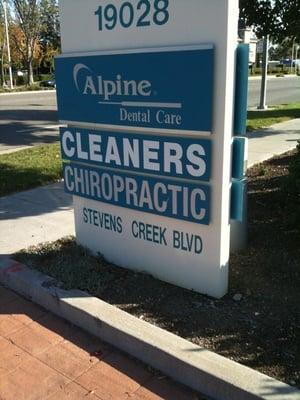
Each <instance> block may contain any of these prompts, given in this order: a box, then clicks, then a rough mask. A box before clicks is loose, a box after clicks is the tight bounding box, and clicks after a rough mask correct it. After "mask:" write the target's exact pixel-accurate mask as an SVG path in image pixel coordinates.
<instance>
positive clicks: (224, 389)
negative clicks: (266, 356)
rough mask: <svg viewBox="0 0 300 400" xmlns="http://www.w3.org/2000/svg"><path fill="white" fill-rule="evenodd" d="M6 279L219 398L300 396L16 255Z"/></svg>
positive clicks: (0, 267) (5, 261)
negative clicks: (68, 287) (62, 283)
mask: <svg viewBox="0 0 300 400" xmlns="http://www.w3.org/2000/svg"><path fill="white" fill-rule="evenodd" d="M0 283H2V284H4V285H6V286H7V287H9V288H11V289H12V290H14V291H16V292H18V293H20V294H21V295H23V296H24V297H26V298H28V299H30V300H32V301H33V302H36V303H38V304H40V305H41V306H43V307H44V308H46V309H48V310H50V311H52V312H53V313H54V314H56V315H59V316H60V317H63V318H65V319H66V320H68V321H70V322H71V323H73V324H74V325H77V326H79V327H81V328H83V329H85V330H86V331H88V332H90V333H91V334H93V335H95V336H97V337H99V338H100V339H102V340H103V341H106V342H108V343H110V344H112V345H113V346H115V347H118V348H119V349H121V350H123V351H125V352H126V353H128V354H130V355H132V356H134V357H135V358H137V359H140V360H141V361H143V362H145V363H146V364H148V365H151V366H152V367H154V368H156V369H158V370H160V371H161V372H162V373H164V374H166V375H167V376H169V377H171V378H173V379H174V380H176V381H178V382H181V383H183V384H185V385H186V386H188V387H190V388H192V389H194V390H196V391H198V392H200V393H202V394H203V395H206V396H209V397H211V398H213V399H215V400H241V399H243V400H258V399H263V400H299V399H300V391H298V390H297V389H296V388H293V387H291V386H289V385H286V384H284V383H282V382H279V381H277V380H275V379H272V378H270V377H268V376H266V375H263V374H261V373H259V372H256V371H254V370H252V369H250V368H247V367H244V366H242V365H240V364H238V363H236V362H233V361H231V360H228V359H226V358H224V357H221V356H219V355H217V354H215V353H213V352H210V351H208V350H205V349H203V348H201V347H198V346H196V345H194V344H193V343H191V342H188V341H186V340H184V339H182V338H180V337H178V336H176V335H174V334H172V333H169V332H166V331H164V330H162V329H160V328H157V327H155V326H153V325H151V324H149V323H147V322H145V321H141V320H139V319H137V318H135V317H133V316H132V315H130V314H127V313H126V312H124V311H121V310H119V309H118V308H116V307H113V306H111V305H109V304H107V303H105V302H103V301H101V300H99V299H97V298H95V297H91V296H90V295H89V294H87V293H85V292H81V291H79V290H72V291H65V290H62V289H60V288H58V287H57V285H58V282H56V281H55V280H54V279H53V278H50V277H49V276H46V275H44V274H42V273H40V272H37V271H33V270H30V269H29V268H27V267H26V266H25V265H23V264H20V263H18V262H16V261H14V260H12V259H10V258H7V257H4V256H2V257H0Z"/></svg>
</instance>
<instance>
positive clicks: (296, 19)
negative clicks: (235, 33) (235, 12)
mask: <svg viewBox="0 0 300 400" xmlns="http://www.w3.org/2000/svg"><path fill="white" fill-rule="evenodd" d="M240 21H241V23H242V24H244V25H246V26H254V29H255V32H256V34H257V36H258V37H259V38H262V37H265V36H267V35H270V36H271V38H272V39H273V40H274V41H276V42H278V43H280V42H282V41H283V40H285V39H286V38H287V37H290V38H297V39H298V40H300V0H240Z"/></svg>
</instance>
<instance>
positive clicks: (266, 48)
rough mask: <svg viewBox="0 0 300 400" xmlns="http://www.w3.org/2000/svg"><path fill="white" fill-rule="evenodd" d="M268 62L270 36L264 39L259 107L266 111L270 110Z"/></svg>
mask: <svg viewBox="0 0 300 400" xmlns="http://www.w3.org/2000/svg"><path fill="white" fill-rule="evenodd" d="M268 62H269V35H267V36H265V37H264V48H263V60H262V77H261V89H260V102H259V106H258V109H259V110H266V109H267V108H268V107H267V105H266V98H267V78H268Z"/></svg>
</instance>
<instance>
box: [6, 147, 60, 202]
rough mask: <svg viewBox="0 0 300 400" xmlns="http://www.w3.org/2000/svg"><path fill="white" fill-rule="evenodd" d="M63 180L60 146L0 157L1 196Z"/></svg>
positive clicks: (27, 150)
mask: <svg viewBox="0 0 300 400" xmlns="http://www.w3.org/2000/svg"><path fill="white" fill-rule="evenodd" d="M61 178H62V162H61V156H60V148H59V144H49V145H43V146H36V147H33V148H30V149H26V150H20V151H17V152H14V153H10V154H2V155H0V196H6V195H8V194H11V193H14V192H19V191H22V190H27V189H32V188H34V187H37V186H42V185H47V184H49V183H53V182H57V181H58V180H60V179H61Z"/></svg>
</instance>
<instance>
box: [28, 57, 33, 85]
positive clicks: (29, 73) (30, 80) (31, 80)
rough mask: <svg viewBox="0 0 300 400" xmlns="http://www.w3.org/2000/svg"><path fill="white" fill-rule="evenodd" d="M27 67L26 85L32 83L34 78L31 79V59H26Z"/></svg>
mask: <svg viewBox="0 0 300 400" xmlns="http://www.w3.org/2000/svg"><path fill="white" fill-rule="evenodd" d="M27 66H28V67H27V69H28V85H33V84H34V80H33V68H32V59H30V60H28V64H27Z"/></svg>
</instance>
